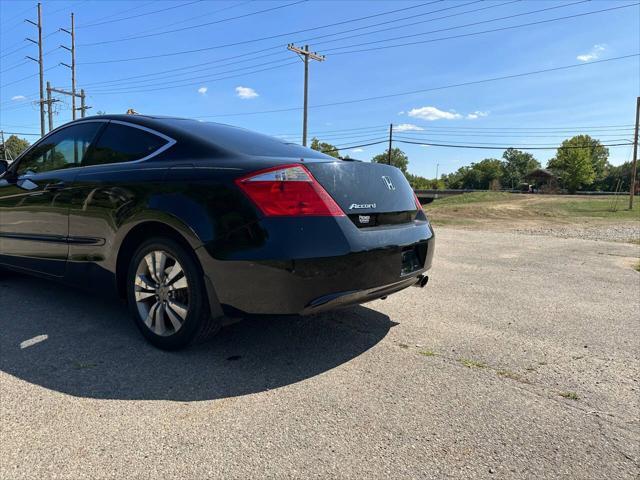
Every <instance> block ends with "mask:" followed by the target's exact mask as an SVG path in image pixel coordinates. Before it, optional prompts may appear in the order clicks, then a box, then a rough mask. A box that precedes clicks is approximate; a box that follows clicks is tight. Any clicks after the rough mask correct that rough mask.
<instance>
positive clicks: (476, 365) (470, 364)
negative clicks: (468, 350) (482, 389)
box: [458, 358, 487, 368]
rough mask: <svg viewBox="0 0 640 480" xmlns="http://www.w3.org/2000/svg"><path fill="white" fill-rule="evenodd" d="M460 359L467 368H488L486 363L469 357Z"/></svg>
mask: <svg viewBox="0 0 640 480" xmlns="http://www.w3.org/2000/svg"><path fill="white" fill-rule="evenodd" d="M458 361H459V362H460V363H461V364H462V365H464V366H465V367H467V368H487V364H486V363H483V362H479V361H477V360H471V359H469V358H460V359H459V360H458Z"/></svg>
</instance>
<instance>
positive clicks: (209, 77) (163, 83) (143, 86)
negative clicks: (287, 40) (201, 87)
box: [87, 58, 296, 93]
mask: <svg viewBox="0 0 640 480" xmlns="http://www.w3.org/2000/svg"><path fill="white" fill-rule="evenodd" d="M282 62H286V63H284V64H283V65H282V66H284V65H291V64H292V63H296V62H292V61H291V58H286V59H282V60H270V61H268V62H263V63H258V64H254V65H247V66H245V67H240V68H234V69H232V70H226V71H223V72H218V73H215V74H211V73H210V74H208V75H200V76H195V77H189V78H183V79H178V80H174V81H170V82H166V81H161V82H157V83H142V84H141V85H132V84H131V83H141V82H149V80H140V81H137V82H129V83H126V84H124V85H104V86H103V87H102V88H105V89H109V90H106V91H107V92H109V93H115V92H119V91H129V89H132V88H133V89H137V88H140V89H142V90H141V91H146V88H147V87H156V86H166V87H171V86H172V84H175V83H180V84H179V85H175V86H178V87H180V86H185V85H184V84H182V83H181V82H185V81H191V80H197V82H195V83H201V82H203V81H210V80H215V79H216V78H217V77H218V76H220V75H225V74H227V73H236V72H240V71H243V70H248V69H252V68H256V67H264V66H266V65H276V64H282ZM88 85H94V86H95V85H96V84H95V83H94V84H87V86H88ZM187 85H194V83H190V84H187ZM97 88H98V93H100V91H101V90H100V87H99V86H98V87H97ZM103 91H104V90H103Z"/></svg>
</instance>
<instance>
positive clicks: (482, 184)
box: [442, 158, 503, 190]
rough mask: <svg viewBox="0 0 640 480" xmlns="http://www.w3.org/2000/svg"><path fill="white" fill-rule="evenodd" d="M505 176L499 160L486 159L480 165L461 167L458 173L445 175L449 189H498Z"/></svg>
mask: <svg viewBox="0 0 640 480" xmlns="http://www.w3.org/2000/svg"><path fill="white" fill-rule="evenodd" d="M502 175H503V169H502V162H501V161H500V160H498V159H497V158H485V159H484V160H482V161H480V162H478V163H472V164H471V165H468V166H464V167H460V168H459V169H458V170H457V171H456V172H453V173H450V174H448V175H443V176H442V179H443V180H444V182H445V184H446V185H447V187H449V188H473V189H479V190H487V189H490V188H491V189H497V188H499V186H500V183H501V180H502Z"/></svg>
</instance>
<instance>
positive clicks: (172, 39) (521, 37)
mask: <svg viewBox="0 0 640 480" xmlns="http://www.w3.org/2000/svg"><path fill="white" fill-rule="evenodd" d="M625 5H631V6H630V7H627V8H619V9H617V10H611V11H606V12H601V13H596V14H590V15H581V14H584V13H587V12H594V11H597V10H603V9H609V8H614V7H623V6H625ZM555 7H557V8H555ZM543 9H546V11H539V12H537V13H530V14H529V13H528V12H534V11H538V10H543ZM72 11H73V12H74V13H75V16H76V34H77V40H76V45H77V64H78V69H77V79H78V81H77V84H78V88H85V90H86V92H87V94H88V101H87V103H88V105H91V106H92V110H90V113H95V112H96V111H98V110H102V111H106V112H109V113H124V112H125V111H126V110H127V109H128V108H134V109H135V110H136V111H138V112H141V113H150V114H163V115H178V116H184V117H194V118H201V119H203V120H211V121H221V122H224V123H230V124H234V125H239V126H243V127H246V128H250V129H253V130H257V131H260V132H263V133H268V134H273V135H281V136H284V137H286V138H288V139H291V140H294V141H298V142H299V141H300V134H301V130H302V121H301V117H302V112H301V111H300V110H299V108H300V107H301V105H302V85H303V83H302V81H303V65H302V62H301V61H300V60H299V59H297V57H296V55H295V54H294V53H293V52H290V51H287V49H286V45H287V44H288V43H290V42H293V43H295V44H298V45H300V44H302V43H304V42H305V41H308V43H309V44H310V45H311V49H312V50H315V51H317V52H318V53H321V54H325V55H326V61H325V62H322V63H318V62H311V65H310V86H309V89H310V97H309V104H310V105H311V107H312V108H310V110H309V132H310V136H313V135H316V136H318V137H319V138H321V139H323V140H326V141H329V142H331V143H333V144H336V145H345V146H352V145H359V144H363V143H371V142H374V141H381V140H383V139H384V138H385V137H386V136H387V130H388V125H389V123H393V124H394V125H395V127H394V128H395V129H396V135H397V138H398V139H404V140H408V141H418V142H426V143H447V144H455V145H462V144H464V145H484V146H490V147H492V148H493V147H502V146H510V145H514V146H519V145H522V146H529V147H532V146H549V145H557V144H558V143H559V142H560V141H561V140H562V139H563V138H567V137H570V136H571V135H573V134H578V133H583V132H586V133H590V134H592V136H594V137H596V138H601V139H602V141H603V143H624V142H625V141H627V140H628V139H630V138H631V131H632V128H631V127H630V125H631V124H632V123H633V121H634V113H635V112H634V109H635V97H636V96H637V95H638V94H639V93H640V61H639V58H640V57H637V56H635V57H631V58H626V59H621V60H614V61H609V62H602V63H594V62H599V61H601V60H606V59H611V58H615V57H621V56H625V55H631V54H637V53H638V52H639V51H640V7H639V6H638V5H637V0H628V1H614V0H611V1H605V0H594V1H590V2H587V1H584V2H579V1H577V0H565V1H552V0H548V1H547V0H536V1H534V0H521V1H509V0H496V1H494V0H485V1H483V0H475V1H474V0H465V1H462V0H460V1H453V0H440V1H434V0H430V1H429V0H425V1H411V2H409V1H364V0H363V1H337V0H336V1H329V0H327V1H321V0H309V1H297V0H289V1H286V0H277V1H271V0H264V1H263V0H256V1H246V0H230V1H226V0H220V1H194V0H182V1H169V0H167V1H155V2H150V1H144V0H140V1H135V2H134V1H121V0H118V1H114V0H108V1H98V0H77V1H47V0H45V1H44V2H43V26H44V28H43V31H44V35H45V40H44V50H45V52H48V54H47V55H46V57H45V68H46V69H47V70H46V73H45V78H46V80H49V81H50V82H51V84H52V86H55V87H61V88H70V84H71V81H70V72H69V70H68V69H67V68H65V67H64V66H61V65H59V63H60V62H65V63H70V60H69V54H68V52H67V51H66V50H64V49H62V48H60V47H59V45H60V44H68V41H69V38H68V35H67V34H66V33H64V32H60V31H58V29H59V28H61V27H62V28H69V14H70V12H72ZM525 13H526V15H523V14H525ZM575 15H581V16H575ZM567 16H574V17H573V18H566V19H561V20H557V21H552V22H545V23H538V24H535V25H529V26H522V27H516V28H512V29H507V30H500V31H494V32H488V33H478V34H476V33H477V32H482V31H486V30H494V29H500V28H504V27H509V26H517V25H522V24H526V23H532V22H540V21H544V20H548V19H554V18H559V17H567ZM35 17H36V3H35V2H32V1H15V0H3V1H2V2H1V3H0V28H1V31H0V56H1V57H0V75H1V77H0V86H1V90H0V128H2V129H4V130H5V131H8V132H25V133H31V132H33V133H37V132H38V131H39V114H38V111H37V108H36V107H35V106H34V105H33V103H32V102H33V100H34V99H37V96H38V77H37V65H36V64H35V63H33V62H30V61H26V60H25V59H24V56H25V55H31V56H34V57H36V56H37V48H36V47H35V45H31V44H29V42H27V41H25V40H24V38H25V37H27V36H31V37H32V38H35V37H34V35H35V34H36V33H35V27H33V26H32V25H30V24H29V23H26V22H24V21H22V19H23V18H31V19H34V20H35ZM232 17H240V18H232ZM362 17H369V18H364V19H361V18H362ZM441 17H447V18H441ZM503 17H511V18H503ZM358 19H361V20H358ZM338 22H341V24H340V25H334V26H330V27H327V25H329V24H335V23H338ZM480 22H482V23H480ZM473 23H475V25H469V24H473ZM203 24H207V25H203ZM454 27H455V28H454ZM168 30H177V31H174V32H167V31H168ZM302 30H307V31H302ZM293 32H298V33H293ZM470 34H471V35H470ZM356 35H357V36H356ZM128 37H142V38H128ZM265 37H273V38H270V39H266V38H265ZM318 37H322V38H318ZM398 37H402V38H398ZM448 37H457V38H448ZM372 42H374V43H372ZM234 44H235V45H234ZM394 45H395V46H394ZM391 46H393V47H391ZM389 47H391V48H389ZM192 50H199V51H196V52H193V51H192ZM187 51H191V52H189V53H186V52H187ZM140 57H151V58H140ZM96 62H101V63H96ZM102 62H106V63H102ZM567 65H584V66H581V67H576V68H571V69H564V70H557V71H551V72H546V73H541V74H536V75H528V76H521V77H516V78H511V79H505V80H499V81H491V82H485V83H475V84H470V85H465V86H458V87H452V88H444V89H435V88H437V87H443V86H450V85H457V84H461V83H467V82H477V81H480V80H485V79H490V78H495V77H502V76H509V75H514V74H520V73H527V72H532V71H538V70H545V69H552V68H556V67H562V66H567ZM25 77H26V78H25ZM131 77H134V78H131ZM167 87H171V88H167ZM429 89H431V90H430V91H423V92H419V93H414V94H403V95H395V94H399V93H405V92H413V91H416V90H429ZM389 95H395V96H389ZM385 96H386V97H385ZM371 97H385V98H376V99H371V100H366V101H358V102H353V103H343V104H340V105H331V106H324V107H319V106H318V105H323V104H331V103H336V102H346V101H351V100H362V99H367V98H371ZM69 103H70V102H69V100H68V99H65V100H64V102H60V103H58V104H57V106H56V107H57V113H56V116H55V124H56V125H60V124H62V123H65V122H67V121H69V120H70V119H71V111H70V105H69ZM288 109H292V110H288ZM271 110H285V111H280V112H271V113H255V112H264V111H271ZM609 126H614V127H609ZM580 127H590V128H580ZM605 127H606V128H605ZM28 138H30V139H32V140H33V139H35V138H37V137H28ZM621 139H622V140H621ZM396 146H399V147H400V148H402V149H403V150H404V151H405V152H407V154H408V155H409V159H410V164H409V170H410V171H411V172H413V173H417V174H420V175H424V176H428V177H433V176H434V175H435V170H436V165H439V167H438V168H439V172H440V173H447V172H451V171H454V170H456V169H457V168H459V167H460V166H462V165H465V164H469V163H470V162H472V161H478V160H481V159H483V158H488V157H500V156H501V154H502V150H500V149H490V150H480V149H464V148H448V147H437V146H420V145H414V144H406V143H405V144H400V143H398V144H396ZM385 148H386V145H385V144H378V145H373V146H368V147H362V148H361V149H356V148H354V149H346V150H344V149H343V150H342V153H343V154H345V153H346V154H349V155H350V156H352V157H355V158H360V159H363V160H368V159H370V158H371V157H372V156H373V155H375V154H377V153H380V152H382V151H384V150H385ZM610 152H611V155H610V161H611V162H612V163H614V164H619V163H621V162H623V161H626V160H628V159H629V158H630V156H631V149H630V147H627V146H623V147H611V148H610ZM533 153H534V154H535V155H536V157H537V158H538V159H539V160H540V161H541V162H542V163H543V164H545V163H546V161H547V159H548V158H550V157H551V156H553V154H554V151H553V150H537V151H534V152H533Z"/></svg>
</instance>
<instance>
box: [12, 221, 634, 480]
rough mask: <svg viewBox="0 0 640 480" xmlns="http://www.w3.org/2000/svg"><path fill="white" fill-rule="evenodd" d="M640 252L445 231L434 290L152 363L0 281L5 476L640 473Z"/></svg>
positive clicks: (440, 234)
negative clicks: (639, 259)
mask: <svg viewBox="0 0 640 480" xmlns="http://www.w3.org/2000/svg"><path fill="white" fill-rule="evenodd" d="M639 255H640V246H638V245H632V244H623V243H614V242H598V241H591V240H578V239H563V238H551V237H545V236H527V235H521V234H514V233H496V232H481V231H465V230H455V229H446V228H440V229H438V230H437V246H436V255H435V258H434V267H433V269H432V271H431V272H430V277H431V280H430V282H429V285H428V286H427V288H425V289H417V288H409V289H407V290H405V291H403V292H400V293H398V294H395V295H392V296H390V297H389V298H388V299H387V300H384V301H383V300H379V301H375V302H372V303H369V304H366V305H364V306H360V307H355V308H351V309H348V310H344V311H339V312H333V313H328V314H323V315H319V316H316V317H308V318H282V317H280V318H279V317H275V318H270V319H261V320H251V321H245V322H241V323H238V324H235V325H232V326H230V327H227V328H226V329H224V330H223V331H222V333H221V334H220V335H219V336H218V337H216V338H215V339H214V340H213V341H212V342H210V343H207V344H204V345H199V346H197V347H195V348H191V349H189V350H186V351H183V352H176V353H167V352H162V351H159V350H156V349H154V348H153V347H151V346H149V345H147V344H146V343H145V342H144V341H143V340H142V337H141V336H140V335H139V333H138V332H137V330H136V328H135V326H134V325H133V323H132V322H131V320H130V319H129V317H128V314H127V311H126V308H125V307H124V306H123V305H122V304H120V303H118V302H116V301H109V300H105V299H103V298H100V297H98V296H92V295H90V294H87V293H85V292H82V291H78V290H73V289H70V288H68V287H65V286H61V285H58V284H55V283H50V282H47V281H44V280H39V279H34V278H30V277H27V276H23V275H16V274H13V273H7V272H2V273H0V332H1V334H0V478H2V479H7V480H14V479H22V478H37V479H43V478H65V479H74V480H76V479H85V478H86V479H107V478H109V479H111V478H113V479H123V478H153V479H157V478H163V479H165V478H188V479H201V478H225V479H226V478H228V479H235V478H243V479H244V478H323V479H325V478H353V479H363V478H412V479H413V478H425V479H427V478H429V479H430V478H434V479H441V478H464V479H475V478H479V479H484V478H509V479H511V478H514V479H520V478H554V479H555V478H572V479H573V478H575V479H603V478H607V479H627V478H628V479H633V478H635V479H637V478H638V476H640V273H639V272H637V271H635V270H634V269H633V265H634V262H637V257H638V256H639Z"/></svg>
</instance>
